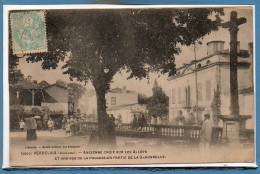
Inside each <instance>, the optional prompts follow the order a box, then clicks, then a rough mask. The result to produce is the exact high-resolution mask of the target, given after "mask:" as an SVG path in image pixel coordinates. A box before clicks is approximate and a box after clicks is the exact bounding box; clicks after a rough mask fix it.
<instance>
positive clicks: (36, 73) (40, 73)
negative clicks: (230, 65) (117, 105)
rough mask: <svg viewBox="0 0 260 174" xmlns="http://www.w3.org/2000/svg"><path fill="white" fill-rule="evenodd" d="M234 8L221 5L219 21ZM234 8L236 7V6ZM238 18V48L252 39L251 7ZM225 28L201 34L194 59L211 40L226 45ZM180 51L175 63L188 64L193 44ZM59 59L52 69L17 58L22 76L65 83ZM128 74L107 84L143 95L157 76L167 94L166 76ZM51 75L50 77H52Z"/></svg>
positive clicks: (198, 57) (227, 15) (227, 39)
mask: <svg viewBox="0 0 260 174" xmlns="http://www.w3.org/2000/svg"><path fill="white" fill-rule="evenodd" d="M232 10H235V9H234V8H225V9H224V12H225V16H222V17H221V19H223V21H228V20H229V18H230V12H231V11H232ZM236 10H237V9H236ZM237 12H238V17H245V18H247V23H246V24H243V25H241V26H240V29H239V32H238V41H240V48H241V49H248V43H249V42H252V41H253V40H254V39H253V32H252V31H253V18H252V10H251V9H244V8H243V9H239V10H237ZM229 37H230V36H229V31H228V29H223V28H220V29H219V30H218V31H215V32H212V33H210V34H209V35H207V36H205V37H204V38H203V40H202V44H201V45H196V55H197V59H200V58H203V57H205V56H206V55H207V42H209V41H213V40H222V41H225V46H224V48H225V49H228V48H229V40H230V39H229ZM181 50H182V52H181V54H179V55H177V56H176V60H175V63H176V66H177V67H180V66H182V65H183V63H189V62H190V61H192V60H194V47H193V46H190V47H187V46H182V47H181ZM62 65H63V62H60V63H59V66H58V68H57V69H55V70H42V68H41V63H27V62H26V61H25V59H24V58H21V59H20V61H19V66H18V68H19V69H21V71H22V73H24V75H25V76H28V75H30V76H32V79H33V80H37V81H38V82H40V81H42V80H46V81H47V82H49V83H55V82H56V80H63V81H66V82H69V78H68V75H64V74H62V69H61V67H62ZM127 76H128V75H127V74H126V73H125V72H122V73H121V74H119V73H118V74H116V75H115V76H114V78H113V83H112V84H111V88H115V87H123V86H125V87H126V88H127V89H129V90H133V91H136V92H138V93H143V94H145V95H147V96H151V95H152V86H153V83H154V80H155V79H157V81H158V83H159V85H160V86H161V87H162V88H163V89H164V91H165V92H166V94H168V87H169V82H168V80H167V78H168V76H167V75H160V74H155V73H151V74H150V79H149V80H147V79H143V80H135V79H130V80H127V79H126V77H127ZM52 77H54V78H52ZM86 88H87V89H93V87H92V85H91V84H87V85H86Z"/></svg>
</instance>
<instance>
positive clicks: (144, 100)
mask: <svg viewBox="0 0 260 174" xmlns="http://www.w3.org/2000/svg"><path fill="white" fill-rule="evenodd" d="M137 97H138V98H137V99H138V104H147V103H148V101H149V97H147V96H146V95H145V94H138V96H137Z"/></svg>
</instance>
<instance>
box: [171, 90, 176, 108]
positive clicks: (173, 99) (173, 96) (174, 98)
mask: <svg viewBox="0 0 260 174" xmlns="http://www.w3.org/2000/svg"><path fill="white" fill-rule="evenodd" d="M175 102H176V96H175V89H174V88H173V89H172V104H175Z"/></svg>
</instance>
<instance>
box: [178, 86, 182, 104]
mask: <svg viewBox="0 0 260 174" xmlns="http://www.w3.org/2000/svg"><path fill="white" fill-rule="evenodd" d="M181 97H182V96H181V88H178V104H181V103H182V98H181Z"/></svg>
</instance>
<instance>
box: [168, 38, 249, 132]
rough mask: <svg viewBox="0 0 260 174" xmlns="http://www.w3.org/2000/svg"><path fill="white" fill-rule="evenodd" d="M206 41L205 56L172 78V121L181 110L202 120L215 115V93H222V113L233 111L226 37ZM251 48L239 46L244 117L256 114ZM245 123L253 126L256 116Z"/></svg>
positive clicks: (241, 105)
mask: <svg viewBox="0 0 260 174" xmlns="http://www.w3.org/2000/svg"><path fill="white" fill-rule="evenodd" d="M207 45H208V55H207V56H206V57H204V58H202V59H199V60H197V61H192V62H190V63H189V64H185V65H183V66H182V67H180V68H178V69H177V70H176V75H174V76H172V77H170V78H169V82H170V91H171V92H170V94H171V95H170V97H169V100H170V101H169V121H170V122H171V123H173V124H174V123H175V119H176V117H177V116H178V115H179V113H180V112H182V113H183V116H184V117H185V119H186V120H187V119H189V118H188V117H189V116H190V115H191V114H190V113H193V114H194V115H196V116H197V119H198V120H202V119H203V116H204V114H210V115H211V118H213V117H212V116H213V115H214V113H213V110H212V103H213V102H214V100H215V102H216V101H217V98H218V97H216V96H219V100H218V101H220V107H219V109H220V115H222V116H228V115H229V114H230V108H229V107H230V80H229V79H230V78H229V74H230V61H229V59H230V57H229V50H224V49H223V48H224V42H223V41H212V42H209V43H208V44H207ZM238 48H239V47H238ZM251 48H252V45H251V44H250V50H249V51H247V50H240V49H239V50H238V55H239V56H238V88H239V106H240V115H241V116H242V117H243V118H245V117H247V118H248V117H251V118H252V117H253V116H254V108H253V106H254V105H253V103H254V101H253V100H254V99H253V98H254V97H253V83H252V82H253V73H252V72H253V65H252V49H251ZM218 91H219V92H218ZM217 93H219V95H217ZM214 94H215V95H214ZM214 118H216V117H214ZM246 127H247V128H253V119H249V120H248V121H247V123H246Z"/></svg>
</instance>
